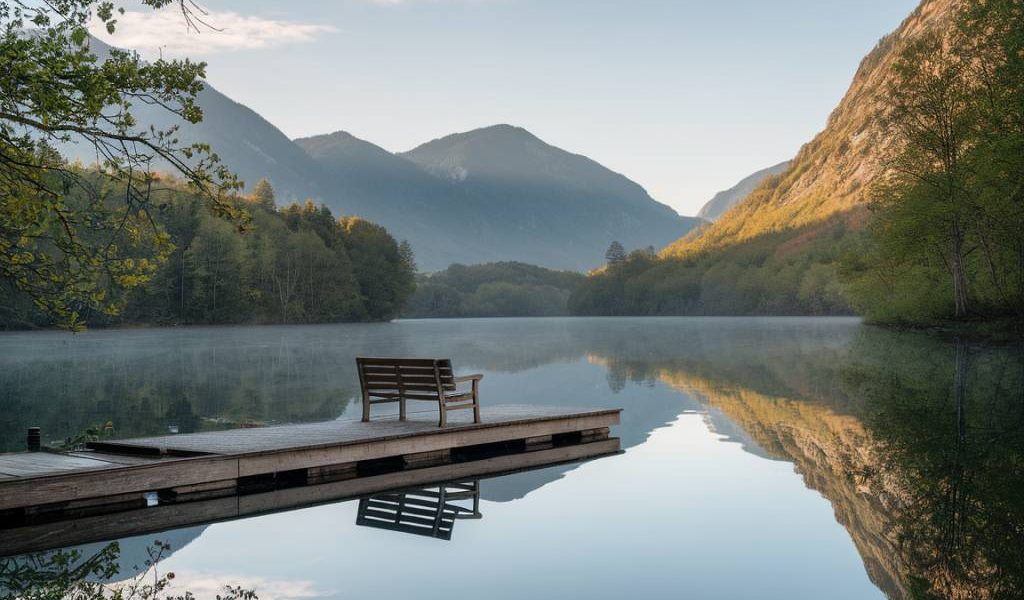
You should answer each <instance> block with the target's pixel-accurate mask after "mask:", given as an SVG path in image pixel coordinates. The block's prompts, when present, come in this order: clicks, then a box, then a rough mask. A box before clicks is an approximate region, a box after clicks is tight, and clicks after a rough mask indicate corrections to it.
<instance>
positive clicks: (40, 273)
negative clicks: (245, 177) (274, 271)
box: [0, 0, 245, 328]
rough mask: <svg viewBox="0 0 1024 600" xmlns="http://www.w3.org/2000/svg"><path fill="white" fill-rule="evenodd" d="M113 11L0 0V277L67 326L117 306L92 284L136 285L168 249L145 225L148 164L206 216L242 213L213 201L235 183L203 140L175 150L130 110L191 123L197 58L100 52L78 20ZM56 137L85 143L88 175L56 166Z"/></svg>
mask: <svg viewBox="0 0 1024 600" xmlns="http://www.w3.org/2000/svg"><path fill="white" fill-rule="evenodd" d="M142 3H143V4H145V5H147V6H148V7H150V8H152V9H154V10H159V9H163V8H164V7H167V6H170V5H176V6H177V7H178V9H179V10H181V11H182V14H183V16H184V18H185V21H186V26H187V27H196V26H199V25H201V24H202V21H201V19H200V18H198V17H197V15H196V13H195V12H194V11H195V8H194V6H195V5H194V4H192V3H191V2H189V1H188V0H143V2H142ZM120 10H121V9H120V8H118V7H115V5H114V4H113V3H111V2H105V1H101V0H65V1H62V2H41V3H27V2H20V1H16V0H10V1H6V0H5V1H3V2H0V55H2V56H3V57H4V58H3V64H4V68H3V69H0V278H2V279H3V280H5V281H7V282H9V283H10V284H11V285H13V286H14V287H15V288H17V289H18V290H20V291H21V292H23V293H25V294H27V295H28V296H29V297H30V298H31V299H32V301H33V302H34V303H35V305H36V306H37V307H39V308H40V309H41V310H43V311H45V312H46V313H47V314H49V315H51V316H52V317H53V318H55V319H58V320H59V321H60V322H62V323H63V324H64V325H65V326H68V327H72V328H75V327H79V326H80V325H81V318H80V314H81V312H82V311H83V310H86V309H94V310H99V311H101V312H107V313H116V312H117V311H118V310H119V308H120V303H119V301H121V300H122V297H121V296H119V295H111V294H108V293H106V289H105V287H106V282H108V281H111V282H113V283H114V284H116V285H118V286H120V287H124V288H131V287H136V286H139V285H141V284H143V283H145V281H146V280H147V279H148V278H149V277H150V276H151V275H152V274H153V272H154V268H155V265H156V264H159V263H160V262H161V261H162V260H164V259H166V257H167V255H168V254H169V251H170V243H169V240H168V238H167V236H166V235H165V234H163V233H162V232H160V231H159V230H158V229H156V228H155V227H153V225H152V215H151V209H152V208H153V202H154V199H155V198H157V197H158V196H159V192H160V190H161V188H162V187H163V183H164V180H163V179H162V178H161V177H159V176H158V175H157V174H155V173H154V172H152V171H151V170H150V165H151V164H153V162H154V161H157V160H159V161H161V162H164V163H167V164H169V165H170V166H171V167H172V169H173V170H174V171H176V172H177V173H179V174H180V175H182V176H183V177H184V179H185V181H186V183H187V184H188V185H190V186H191V187H192V188H193V189H194V190H195V191H196V192H197V193H200V194H201V195H202V196H203V198H204V200H205V202H206V204H207V206H208V207H209V208H211V209H212V210H213V211H214V212H215V213H217V214H219V215H222V216H227V217H230V218H232V219H234V220H235V221H236V225H237V226H238V227H244V221H245V219H244V212H243V211H241V210H239V209H238V208H237V207H236V206H234V205H233V204H232V203H230V202H227V201H226V200H225V198H226V196H227V195H228V194H229V193H230V192H231V191H233V190H235V189H238V187H239V184H238V182H237V180H236V179H235V178H234V177H233V176H232V175H231V174H230V173H229V172H228V171H227V169H226V168H224V166H223V165H221V164H220V163H219V161H218V159H217V157H216V155H215V154H213V153H212V152H210V148H209V147H208V146H205V145H202V144H196V145H192V146H181V145H180V144H179V142H178V140H177V138H176V135H175V131H176V127H171V128H169V129H167V130H156V129H144V128H142V127H139V126H138V124H137V123H136V121H135V119H134V118H133V116H132V114H131V108H132V106H133V104H138V103H145V104H149V105H156V106H159V107H162V108H164V109H166V110H167V111H169V112H170V113H172V114H174V115H176V116H177V117H179V118H180V119H182V120H183V121H186V122H189V123H197V122H199V121H200V120H201V119H202V111H201V110H200V109H199V107H198V105H197V104H196V102H195V98H196V94H197V93H198V92H199V91H200V90H201V89H202V88H203V78H204V77H205V64H204V63H194V62H191V61H188V60H184V61H177V60H175V61H167V60H163V59H161V60H157V61H154V62H151V63H146V62H143V61H142V60H141V59H140V58H139V56H138V55H137V54H134V53H129V52H125V51H122V50H116V49H112V50H110V52H109V55H107V56H105V57H104V59H103V60H101V59H100V58H98V57H97V55H96V53H95V52H94V51H93V50H92V49H91V47H90V37H89V34H88V27H89V26H90V24H91V23H92V20H93V19H94V18H95V19H97V20H98V21H99V22H101V23H102V24H104V25H105V27H106V29H107V31H109V32H111V33H113V32H114V31H115V30H116V29H117V27H118V24H117V19H116V18H115V17H116V15H117V14H118V13H119V12H120ZM28 30H31V33H28ZM66 143H79V144H87V145H89V146H90V147H91V148H92V149H94V150H95V154H96V157H97V162H98V170H97V171H94V172H89V171H85V170H83V169H82V168H79V167H75V166H69V165H67V164H66V163H65V161H64V160H63V159H62V158H61V157H60V155H59V154H58V153H57V152H56V151H55V150H54V146H55V145H59V144H66ZM133 253H134V254H135V256H132V254H133ZM140 253H144V255H141V256H140V255H139V254H140Z"/></svg>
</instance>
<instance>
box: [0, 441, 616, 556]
mask: <svg viewBox="0 0 1024 600" xmlns="http://www.w3.org/2000/svg"><path fill="white" fill-rule="evenodd" d="M619 450H620V443H619V440H618V439H616V438H611V439H607V440H601V441H597V442H590V443H586V444H578V445H570V446H564V447H559V448H553V449H549V450H540V451H534V452H523V453H520V454H511V455H505V456H499V457H494V458H488V459H482V460H475V461H469V462H464V463H458V464H451V465H442V466H436V467H427V468H422V469H415V470H411V471H401V472H396V473H387V474H384V475H375V476H368V477H360V478H358V479H348V480H344V481H336V482H332V483H323V484H317V485H308V486H301V487H294V488H288V489H283V490H274V491H270V492H262V493H256V494H250V495H247V496H230V497H225V498H215V499H209V500H199V501H195V502H187V503H182V504H167V505H159V506H154V507H149V508H139V509H134V510H127V511H122V512H117V513H113V514H105V515H97V516H90V517H83V518H76V519H70V520H66V521H59V522H55V523H47V524H43V525H29V526H25V527H18V528H13V529H6V530H2V531H0V556H10V555H14V554H23V553H27V552H36V551H41V550H47V549H51V548H60V547H66V546H72V545H77V544H85V543H91V542H100V541H109V540H115V539H118V538H122V537H126V536H134V535H144V534H156V533H158V532H161V531H167V530H169V529H175V528H178V527H188V526H192V525H199V524H205V523H212V522H218V521H225V520H232V519H237V518H242V517H248V516H252V515H256V514H265V513H272V512H278V511H283V510H291V509H296V508H302V507H307V506H316V505H320V504H327V503H331V502H338V501H342V500H347V499H354V498H358V497H360V496H365V495H368V494H376V493H379V492H385V491H390V490H396V489H402V488H408V487H413V486H424V485H430V484H437V483H441V482H445V481H451V480H453V479H464V478H488V477H497V476H500V475H504V474H508V473H513V472H518V471H524V470H530V469H535V468H543V467H548V466H552V465H556V464H563V463H570V462H577V461H582V460H589V459H593V458H598V457H601V456H608V455H611V454H615V453H617V452H619ZM155 539H159V536H155Z"/></svg>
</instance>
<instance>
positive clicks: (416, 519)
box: [356, 480, 483, 540]
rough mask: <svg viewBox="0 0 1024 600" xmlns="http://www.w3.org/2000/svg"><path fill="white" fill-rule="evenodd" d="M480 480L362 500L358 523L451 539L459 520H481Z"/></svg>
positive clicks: (409, 490)
mask: <svg viewBox="0 0 1024 600" xmlns="http://www.w3.org/2000/svg"><path fill="white" fill-rule="evenodd" d="M481 518H483V515H482V514H480V481H479V480H474V481H467V482H456V483H445V484H441V485H439V486H432V487H423V488H413V489H407V490H400V491H397V492H389V493H386V494H377V495H374V496H370V497H368V498H362V499H361V500H359V511H358V513H357V516H356V525H363V526H366V527H376V528H378V529H389V530H391V531H400V532H402V533H411V534H414V535H423V536H427V537H435V538H439V539H442V540H450V539H452V529H453V528H454V527H455V521H456V520H458V519H481Z"/></svg>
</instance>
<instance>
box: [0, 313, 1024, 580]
mask: <svg viewBox="0 0 1024 600" xmlns="http://www.w3.org/2000/svg"><path fill="white" fill-rule="evenodd" d="M19 335H21V336H22V337H10V336H2V335H0V350H2V351H0V367H3V369H0V441H2V443H3V444H6V445H7V446H8V447H12V446H16V445H18V444H20V443H21V441H22V437H23V435H24V428H25V427H27V426H29V425H36V424H42V425H43V426H44V429H45V430H48V431H55V432H63V431H70V430H72V429H73V428H74V427H77V426H79V425H81V424H89V423H91V422H95V421H98V420H100V419H111V418H112V419H113V420H114V421H115V424H117V425H118V426H119V427H120V428H121V429H120V433H123V434H126V435H127V434H134V433H156V432H159V431H163V430H165V429H164V428H165V427H166V426H167V425H169V424H170V421H171V420H174V421H175V422H176V424H178V425H179V426H180V427H183V428H187V427H194V428H200V429H202V428H212V427H227V426H233V425H235V424H240V423H243V422H257V423H263V422H278V421H297V420H316V419H321V418H333V417H337V416H344V415H346V414H349V410H350V408H349V406H350V405H349V399H350V398H351V397H352V394H353V393H354V391H355V390H353V389H352V387H351V386H352V383H353V382H354V381H355V379H356V378H355V373H354V371H353V370H352V365H351V364H350V363H351V357H352V356H355V355H356V354H391V355H431V356H433V355H444V356H451V357H452V358H453V359H454V360H455V361H457V363H458V364H460V365H463V366H464V367H465V368H466V369H469V370H473V371H477V370H479V371H482V372H484V373H486V374H487V380H486V385H485V386H484V388H483V389H482V393H483V402H484V403H485V405H486V404H489V403H491V404H497V403H503V402H507V403H522V402H523V399H524V397H525V398H529V401H530V402H536V403H548V404H560V405H567V404H568V405H578V406H594V407H616V406H623V407H625V412H624V414H623V423H622V425H621V426H620V427H619V429H618V431H616V432H615V433H616V434H617V435H619V436H620V437H621V438H622V444H623V447H625V448H634V449H638V450H641V451H640V452H635V453H634V454H633V455H632V456H633V458H632V460H634V461H641V460H645V461H648V462H646V463H642V464H638V463H634V466H633V467H632V468H633V469H640V468H643V469H645V470H644V472H645V473H647V477H648V481H649V485H647V486H637V488H636V490H635V492H620V491H619V490H620V488H619V485H620V483H621V482H620V480H619V479H617V478H621V477H624V475H623V472H622V471H616V470H615V469H613V468H609V469H607V470H603V471H602V470H591V471H588V473H587V474H578V475H579V477H580V478H584V477H586V476H588V475H589V476H590V477H601V478H602V480H601V481H600V482H598V483H595V484H593V485H592V486H590V489H593V490H596V491H595V492H594V493H596V494H599V495H601V497H604V496H606V495H612V494H619V493H623V494H628V493H635V495H636V496H635V498H633V501H634V505H637V504H636V503H637V502H642V501H643V499H644V493H645V492H644V489H642V488H644V487H646V488H647V489H648V490H654V489H661V488H670V489H671V492H670V493H673V494H678V493H679V492H678V490H677V489H676V488H674V487H673V486H674V485H681V484H680V483H678V482H679V481H687V480H690V479H696V477H695V474H694V472H688V471H685V470H680V469H682V468H683V467H680V466H679V465H675V463H673V465H674V466H673V467H672V468H663V467H661V466H660V465H661V463H660V462H659V461H661V460H663V457H662V456H660V455H658V454H657V453H654V452H653V450H652V452H644V451H642V450H645V449H650V448H649V447H650V446H651V444H648V443H647V442H648V441H649V440H651V439H653V438H652V436H654V437H657V433H658V432H659V431H662V430H664V429H666V428H667V427H668V426H669V424H673V423H677V422H678V421H679V419H680V415H684V416H685V415H687V413H693V412H696V413H699V414H700V415H701V416H702V418H703V419H704V423H705V426H706V427H707V428H709V429H711V430H712V431H713V432H715V433H717V434H718V435H720V436H721V437H720V438H716V439H718V440H720V442H726V443H734V444H737V445H738V447H740V448H742V449H743V451H744V452H746V453H747V455H753V456H755V457H761V458H764V459H769V460H761V458H759V459H758V461H759V462H756V463H754V465H755V466H753V467H750V468H752V469H756V470H755V471H750V472H746V471H745V472H742V473H741V472H739V471H735V469H738V467H736V465H735V464H733V463H729V462H723V463H716V462H714V461H720V460H724V459H722V458H721V457H717V456H716V455H713V453H711V452H709V451H708V449H707V447H700V452H703V453H704V454H702V455H701V456H699V457H698V459H699V460H697V461H696V462H695V463H692V464H691V463H687V468H692V469H697V468H706V469H719V470H721V471H722V473H723V477H750V476H753V475H756V474H757V473H763V472H769V471H771V469H772V468H773V467H772V465H779V464H780V463H779V461H784V462H785V463H790V464H792V465H793V468H794V469H795V470H796V471H797V472H798V473H799V474H800V477H801V478H802V481H803V484H804V485H806V486H807V488H810V489H811V490H814V491H816V492H817V493H819V494H820V495H821V497H822V498H824V499H825V500H827V502H828V506H829V508H830V510H831V512H832V513H833V515H834V519H835V522H838V523H839V524H840V525H841V526H842V527H843V528H844V529H845V532H846V534H845V535H846V536H848V541H847V544H848V545H849V543H850V541H852V544H853V546H855V548H856V551H857V553H858V554H859V556H860V560H861V561H862V562H863V565H864V568H863V571H866V573H867V576H868V577H869V578H870V580H871V581H872V582H873V583H874V584H875V585H876V586H877V587H878V588H879V589H881V590H882V591H883V592H884V593H885V594H886V595H887V596H889V597H890V598H894V599H903V598H907V599H909V598H948V599H956V600H959V599H964V600H966V599H968V598H971V599H973V598H980V599H1001V598H1019V597H1021V590H1022V589H1024V352H1022V350H1021V348H1020V347H1011V346H986V345H982V344H969V343H966V342H956V341H942V340H937V339H934V338H931V337H927V336H921V335H914V334H908V333H896V332H889V331H883V330H878V329H873V328H865V327H862V326H861V325H860V324H859V323H857V322H856V321H854V320H843V319H543V320H516V321H496V320H495V321H490V320H472V321H453V322H404V323H397V324H392V325H367V326H344V327H324V328H301V327H295V328H291V327H283V328H226V329H218V330H215V335H214V334H211V333H210V331H209V330H185V331H174V332H142V333H137V332H98V333H96V334H93V333H90V334H88V335H87V336H84V337H81V338H75V340H76V341H74V342H60V343H58V342H57V341H55V340H56V338H50V337H46V336H41V337H38V338H35V337H32V336H31V335H25V334H19ZM89 336H93V337H89ZM103 336H110V337H109V338H103ZM135 336H140V337H139V338H136V337H135ZM124 339H127V340H128V342H127V345H125V346H122V343H121V342H122V341H123V340H124ZM39 340H42V341H39ZM113 341H116V342H117V346H116V348H117V349H116V350H114V349H111V348H112V347H113V346H111V342H113ZM80 342H83V343H80ZM62 343H67V344H69V346H68V347H66V348H63V347H61V346H60V344H62ZM122 347H124V348H126V349H125V350H121V348H122ZM15 350H16V351H15ZM275 357H276V358H275ZM173 364H183V365H186V367H184V370H178V371H175V370H174V369H169V368H167V365H173ZM183 373H187V374H188V376H187V377H186V376H185V375H183ZM43 374H46V376H43ZM165 390H168V391H173V392H174V394H170V395H169V396H167V398H169V399H165V397H164V395H163V392H164V391H165ZM158 398H159V400H158ZM306 398H308V400H306ZM147 399H148V400H147ZM182 399H184V401H183V400H182ZM147 402H148V404H147ZM144 406H148V407H149V408H148V409H146V410H140V408H141V407H144ZM172 407H173V408H172ZM22 411H24V412H25V414H27V415H28V416H24V415H23V413H22ZM190 415H192V416H194V418H191V419H190ZM183 430H184V429H183ZM61 435H64V434H63V433H61ZM694 435H696V434H694ZM655 447H657V448H661V447H662V446H659V445H655ZM701 461H704V463H706V464H704V463H701ZM770 461H771V462H770ZM694 465H697V466H694ZM572 468H574V467H570V466H566V467H560V468H549V469H543V470H539V471H530V472H526V473H521V474H515V475H510V476H506V477H501V478H498V479H493V480H488V482H487V485H485V486H483V488H482V489H481V488H477V493H478V494H479V499H477V500H476V502H480V501H485V502H486V501H492V502H501V503H511V505H512V506H511V508H509V510H515V508H516V506H519V504H518V502H519V501H521V500H523V499H524V498H526V497H527V496H528V495H530V494H533V493H534V492H537V491H538V490H541V488H544V490H545V491H546V492H547V495H548V496H552V495H553V496H555V498H556V499H557V502H558V503H559V505H562V506H566V505H572V504H573V503H574V502H577V501H578V498H574V497H569V496H564V497H558V494H559V493H566V494H568V492H559V490H561V489H563V488H562V487H558V486H554V485H550V486H549V484H551V483H552V482H555V481H557V480H559V479H561V478H567V477H569V476H570V475H569V474H570V472H571V469H572ZM595 473H596V474H595ZM574 475H575V474H574ZM564 483H568V482H564ZM577 487H578V486H577ZM551 488H556V489H555V490H552V489H551ZM566 488H568V486H566ZM434 492H435V493H436V492H438V489H437V488H435V489H434ZM756 493H757V494H759V499H760V501H762V502H763V503H764V504H765V505H768V506H776V505H777V503H779V502H780V501H781V500H780V499H781V498H784V497H786V496H785V494H783V493H782V491H781V490H780V489H779V488H773V487H771V486H766V487H764V488H763V489H759V490H758V491H757V492H756ZM713 496H714V493H713V490H704V491H701V492H700V493H695V495H694V496H692V497H689V498H690V500H689V501H690V502H691V503H695V504H691V505H690V506H689V509H690V510H693V511H703V514H704V515H705V518H706V519H707V520H710V521H712V522H715V523H725V524H732V523H734V522H736V521H738V520H739V518H740V517H739V516H738V515H737V514H736V513H734V512H730V511H731V510H735V506H734V505H731V504H723V503H721V502H719V503H718V504H712V501H711V500H704V498H711V497H713ZM389 497H392V500H393V499H394V498H393V496H389ZM555 501H556V500H552V502H555ZM701 502H707V504H702V503H701ZM494 506H499V505H494ZM609 506H611V504H609ZM393 507H394V504H392V508H393ZM362 508H363V506H362V503H360V507H359V508H358V509H356V508H353V510H356V512H357V513H362V512H363V510H362ZM366 508H367V509H369V508H370V506H369V501H367V506H366ZM420 508H424V509H425V510H427V511H428V512H429V511H430V508H429V507H420ZM477 508H479V507H478V506H477ZM485 508H486V507H485ZM599 508H600V507H597V508H593V509H592V510H593V511H598V510H599ZM609 510H611V509H610V508H609ZM487 511H488V515H489V517H488V522H485V523H481V526H480V527H478V528H466V529H465V532H466V533H465V534H462V533H460V536H459V538H463V537H467V538H473V539H476V538H475V537H473V536H474V535H475V534H473V533H471V532H475V531H476V530H482V529H487V528H488V527H495V528H497V527H498V523H497V522H496V521H497V519H495V518H494V517H493V514H494V511H495V509H494V508H491V509H488V510H487ZM409 514H410V515H411V514H412V513H409ZM438 514H442V515H444V514H448V515H449V517H450V516H451V513H445V512H444V511H443V510H442V511H441V512H440V513H438V512H434V513H432V516H431V515H430V514H418V515H415V516H417V517H420V518H423V519H424V520H427V521H431V519H434V520H433V521H431V523H436V522H437V521H436V519H437V515H438ZM364 516H366V515H360V514H356V515H354V517H355V520H356V522H359V524H360V525H363V524H364V523H362V522H360V521H361V520H363V517H364ZM584 516H588V517H592V522H593V527H595V528H598V529H604V528H610V527H613V525H612V524H615V523H619V522H621V521H622V520H623V519H624V518H625V517H626V515H624V514H601V513H598V512H594V513H587V514H586V515H580V518H583V517H584ZM391 518H392V519H394V518H395V517H394V515H391ZM666 518H667V517H664V516H661V515H646V514H641V515H635V514H632V513H631V514H630V515H629V521H630V526H631V527H632V528H633V530H635V531H637V532H642V531H646V532H648V534H647V535H655V534H653V533H651V532H658V531H660V528H661V527H662V526H663V525H664V523H665V519H666ZM672 518H673V519H682V518H683V515H682V514H681V513H675V514H674V515H673V517H672ZM442 520H444V519H442ZM448 520H449V521H451V527H454V520H451V519H448ZM399 521H401V519H399ZM348 522H349V523H352V520H349V521H348ZM446 522H447V521H446ZM687 523H690V525H691V526H693V523H692V522H690V521H687ZM804 526H805V522H804V521H795V522H794V523H793V524H792V528H791V531H792V534H793V535H794V536H795V535H796V533H797V531H798V530H801V528H803V527H804ZM445 527H447V525H445ZM538 527H541V526H538ZM543 527H546V529H543V530H540V531H538V533H537V535H538V536H545V539H549V538H557V539H559V541H560V543H561V542H562V537H563V532H562V530H561V529H560V527H561V523H559V522H557V521H552V522H545V525H544V526H543ZM765 527H767V525H766V524H763V523H761V524H747V525H746V526H745V529H743V532H744V533H745V534H746V535H747V537H748V538H750V539H753V538H754V537H756V535H758V534H759V532H760V530H761V529H763V528H765ZM443 529H444V527H438V531H442V530H443ZM430 531H431V535H433V525H431V528H430ZM460 531H463V530H462V529H461V528H460ZM447 533H448V534H450V533H451V528H450V527H448V530H447ZM677 533H679V534H681V535H685V533H686V532H677ZM800 533H801V534H803V533H804V532H803V531H802V530H801V531H800ZM619 534H620V535H624V534H623V533H622V532H621V531H620V532H619ZM506 535H508V534H507V533H506ZM576 535H577V536H578V535H579V532H576ZM637 535H639V533H638V534H637ZM381 537H384V538H389V539H395V540H396V542H397V541H399V540H404V539H405V538H411V537H412V536H381ZM486 537H492V536H490V535H489V536H486ZM564 537H565V539H572V537H573V536H571V535H568V536H564ZM360 539H362V538H360ZM620 541H621V543H623V544H625V540H620ZM460 542H462V540H461V539H460V540H453V541H452V544H451V546H450V547H452V548H454V547H456V546H457V545H458V544H459V543H460ZM478 543H479V542H478ZM494 543H495V544H498V543H500V541H499V540H495V541H494ZM564 543H566V544H568V542H564ZM581 543H582V542H581ZM658 543H659V544H662V545H668V544H670V543H675V544H679V543H680V542H678V540H676V539H675V538H673V539H672V540H671V541H666V540H663V539H662V540H659V541H658ZM446 547H449V546H446ZM487 550H488V551H496V550H495V548H492V547H487ZM571 552H574V553H576V554H574V555H576V556H583V555H586V554H587V553H588V552H594V550H593V549H588V548H586V547H584V546H580V547H573V548H572V549H571ZM733 552H734V554H736V555H742V553H741V552H740V550H734V551H733ZM772 552H773V553H786V552H790V553H793V556H796V557H799V558H797V559H794V560H796V561H800V560H802V561H804V562H805V563H806V564H810V563H811V562H812V558H811V556H810V555H809V554H807V553H804V554H800V553H799V552H797V551H796V550H794V549H793V548H789V547H787V546H786V543H785V542H784V541H780V542H779V543H778V547H776V548H773V549H772ZM808 552H813V553H814V554H815V555H830V553H838V550H837V549H836V548H834V547H832V546H816V547H814V548H813V549H808ZM683 556H684V558H686V559H687V560H691V561H696V560H698V557H696V556H693V555H689V554H685V553H684V554H683ZM742 556H743V557H744V558H742V559H739V558H738V559H736V560H737V561H739V562H737V563H736V564H734V565H733V566H732V567H731V568H732V569H734V570H742V569H743V568H744V567H748V566H753V565H754V561H756V560H758V559H755V558H752V557H747V556H746V555H742ZM595 560H596V559H595ZM761 560H767V559H764V558H762V559H761ZM743 561H748V562H743ZM799 566H800V563H799V562H797V567H799ZM638 568H639V567H632V569H638ZM719 568H720V569H721V570H722V572H721V575H722V577H723V580H724V579H725V578H726V576H727V575H728V574H729V572H730V571H729V570H728V565H720V566H719ZM780 568H781V567H780ZM798 570H799V569H798ZM626 571H630V569H626ZM687 572H688V573H689V571H687ZM658 576H664V577H665V586H666V587H664V588H657V590H658V591H661V592H664V591H665V590H667V589H669V587H670V586H669V585H668V582H669V580H670V579H671V578H669V577H668V576H667V572H664V573H663V572H660V571H659V572H656V573H650V572H648V573H647V577H658ZM862 576H863V575H862ZM655 583H656V582H653V581H652V582H651V585H652V586H654V584H655ZM837 585H838V584H837ZM609 593H610V592H609ZM598 595H600V594H598ZM655 595H657V594H655ZM766 596H772V597H787V596H786V595H785V594H783V593H779V594H776V595H774V596H773V594H770V593H766ZM706 597H715V596H714V595H711V594H709V595H707V596H706ZM790 597H792V596H790Z"/></svg>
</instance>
